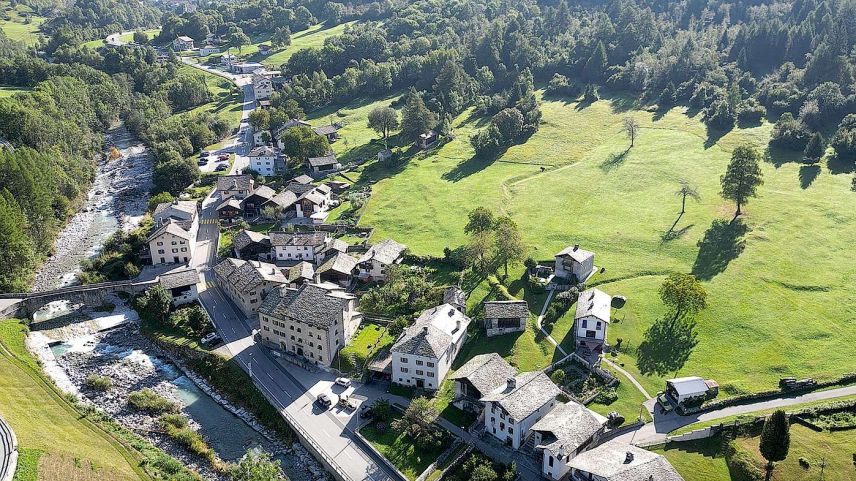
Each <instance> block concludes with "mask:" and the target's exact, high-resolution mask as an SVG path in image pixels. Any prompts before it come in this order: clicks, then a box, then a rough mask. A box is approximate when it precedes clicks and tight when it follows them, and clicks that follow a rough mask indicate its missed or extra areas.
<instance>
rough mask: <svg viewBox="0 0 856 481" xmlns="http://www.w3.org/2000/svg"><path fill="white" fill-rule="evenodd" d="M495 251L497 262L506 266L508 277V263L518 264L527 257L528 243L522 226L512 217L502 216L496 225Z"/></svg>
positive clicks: (505, 270)
mask: <svg viewBox="0 0 856 481" xmlns="http://www.w3.org/2000/svg"><path fill="white" fill-rule="evenodd" d="M494 230H495V232H494V252H495V254H496V259H497V262H499V263H501V264H502V265H503V267H504V272H505V276H506V277H508V265H509V264H511V265H512V266H513V265H516V264H518V263H520V262H521V261H522V260H523V259H524V258H525V257H526V245H525V244H524V243H523V236H522V235H521V234H520V228H518V227H517V223H515V222H514V221H513V220H511V218H510V217H500V218H499V219H497V220H496V223H495V226H494Z"/></svg>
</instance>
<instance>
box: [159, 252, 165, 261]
mask: <svg viewBox="0 0 856 481" xmlns="http://www.w3.org/2000/svg"><path fill="white" fill-rule="evenodd" d="M163 253H164V252H163V249H158V254H163ZM161 262H163V260H161Z"/></svg>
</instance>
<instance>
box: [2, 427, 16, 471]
mask: <svg viewBox="0 0 856 481" xmlns="http://www.w3.org/2000/svg"><path fill="white" fill-rule="evenodd" d="M17 466H18V440H17V439H16V438H15V432H14V431H12V427H11V426H9V425H8V424H6V421H4V420H3V418H2V417H0V481H11V480H12V477H13V476H14V475H15V468H16V467H17Z"/></svg>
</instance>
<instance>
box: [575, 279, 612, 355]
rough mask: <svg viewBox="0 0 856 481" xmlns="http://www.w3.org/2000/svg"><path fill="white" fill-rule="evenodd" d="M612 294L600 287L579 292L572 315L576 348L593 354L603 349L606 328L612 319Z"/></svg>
mask: <svg viewBox="0 0 856 481" xmlns="http://www.w3.org/2000/svg"><path fill="white" fill-rule="evenodd" d="M611 316H612V296H610V295H609V294H607V293H605V292H603V291H601V290H600V289H588V290H585V291H583V292H581V293H580V296H579V298H578V299H577V310H576V313H575V315H574V328H573V332H574V340H575V343H574V344H575V345H576V347H577V349H584V350H587V351H590V352H592V353H594V354H600V353H602V352H603V351H604V347H605V345H606V341H607V330H608V329H609V323H610V320H611V319H612V317H611Z"/></svg>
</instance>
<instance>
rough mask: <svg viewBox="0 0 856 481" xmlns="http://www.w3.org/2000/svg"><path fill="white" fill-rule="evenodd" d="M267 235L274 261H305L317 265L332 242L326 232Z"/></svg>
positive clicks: (275, 233)
mask: <svg viewBox="0 0 856 481" xmlns="http://www.w3.org/2000/svg"><path fill="white" fill-rule="evenodd" d="M269 235H270V242H271V246H272V248H273V259H274V260H275V261H286V262H287V261H307V262H311V263H313V264H316V265H318V264H320V263H321V262H322V260H323V259H324V251H325V250H326V248H327V246H328V245H329V244H330V242H332V238H331V237H330V235H329V234H328V233H326V232H306V233H297V234H291V233H288V232H271V233H270V234H269Z"/></svg>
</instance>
